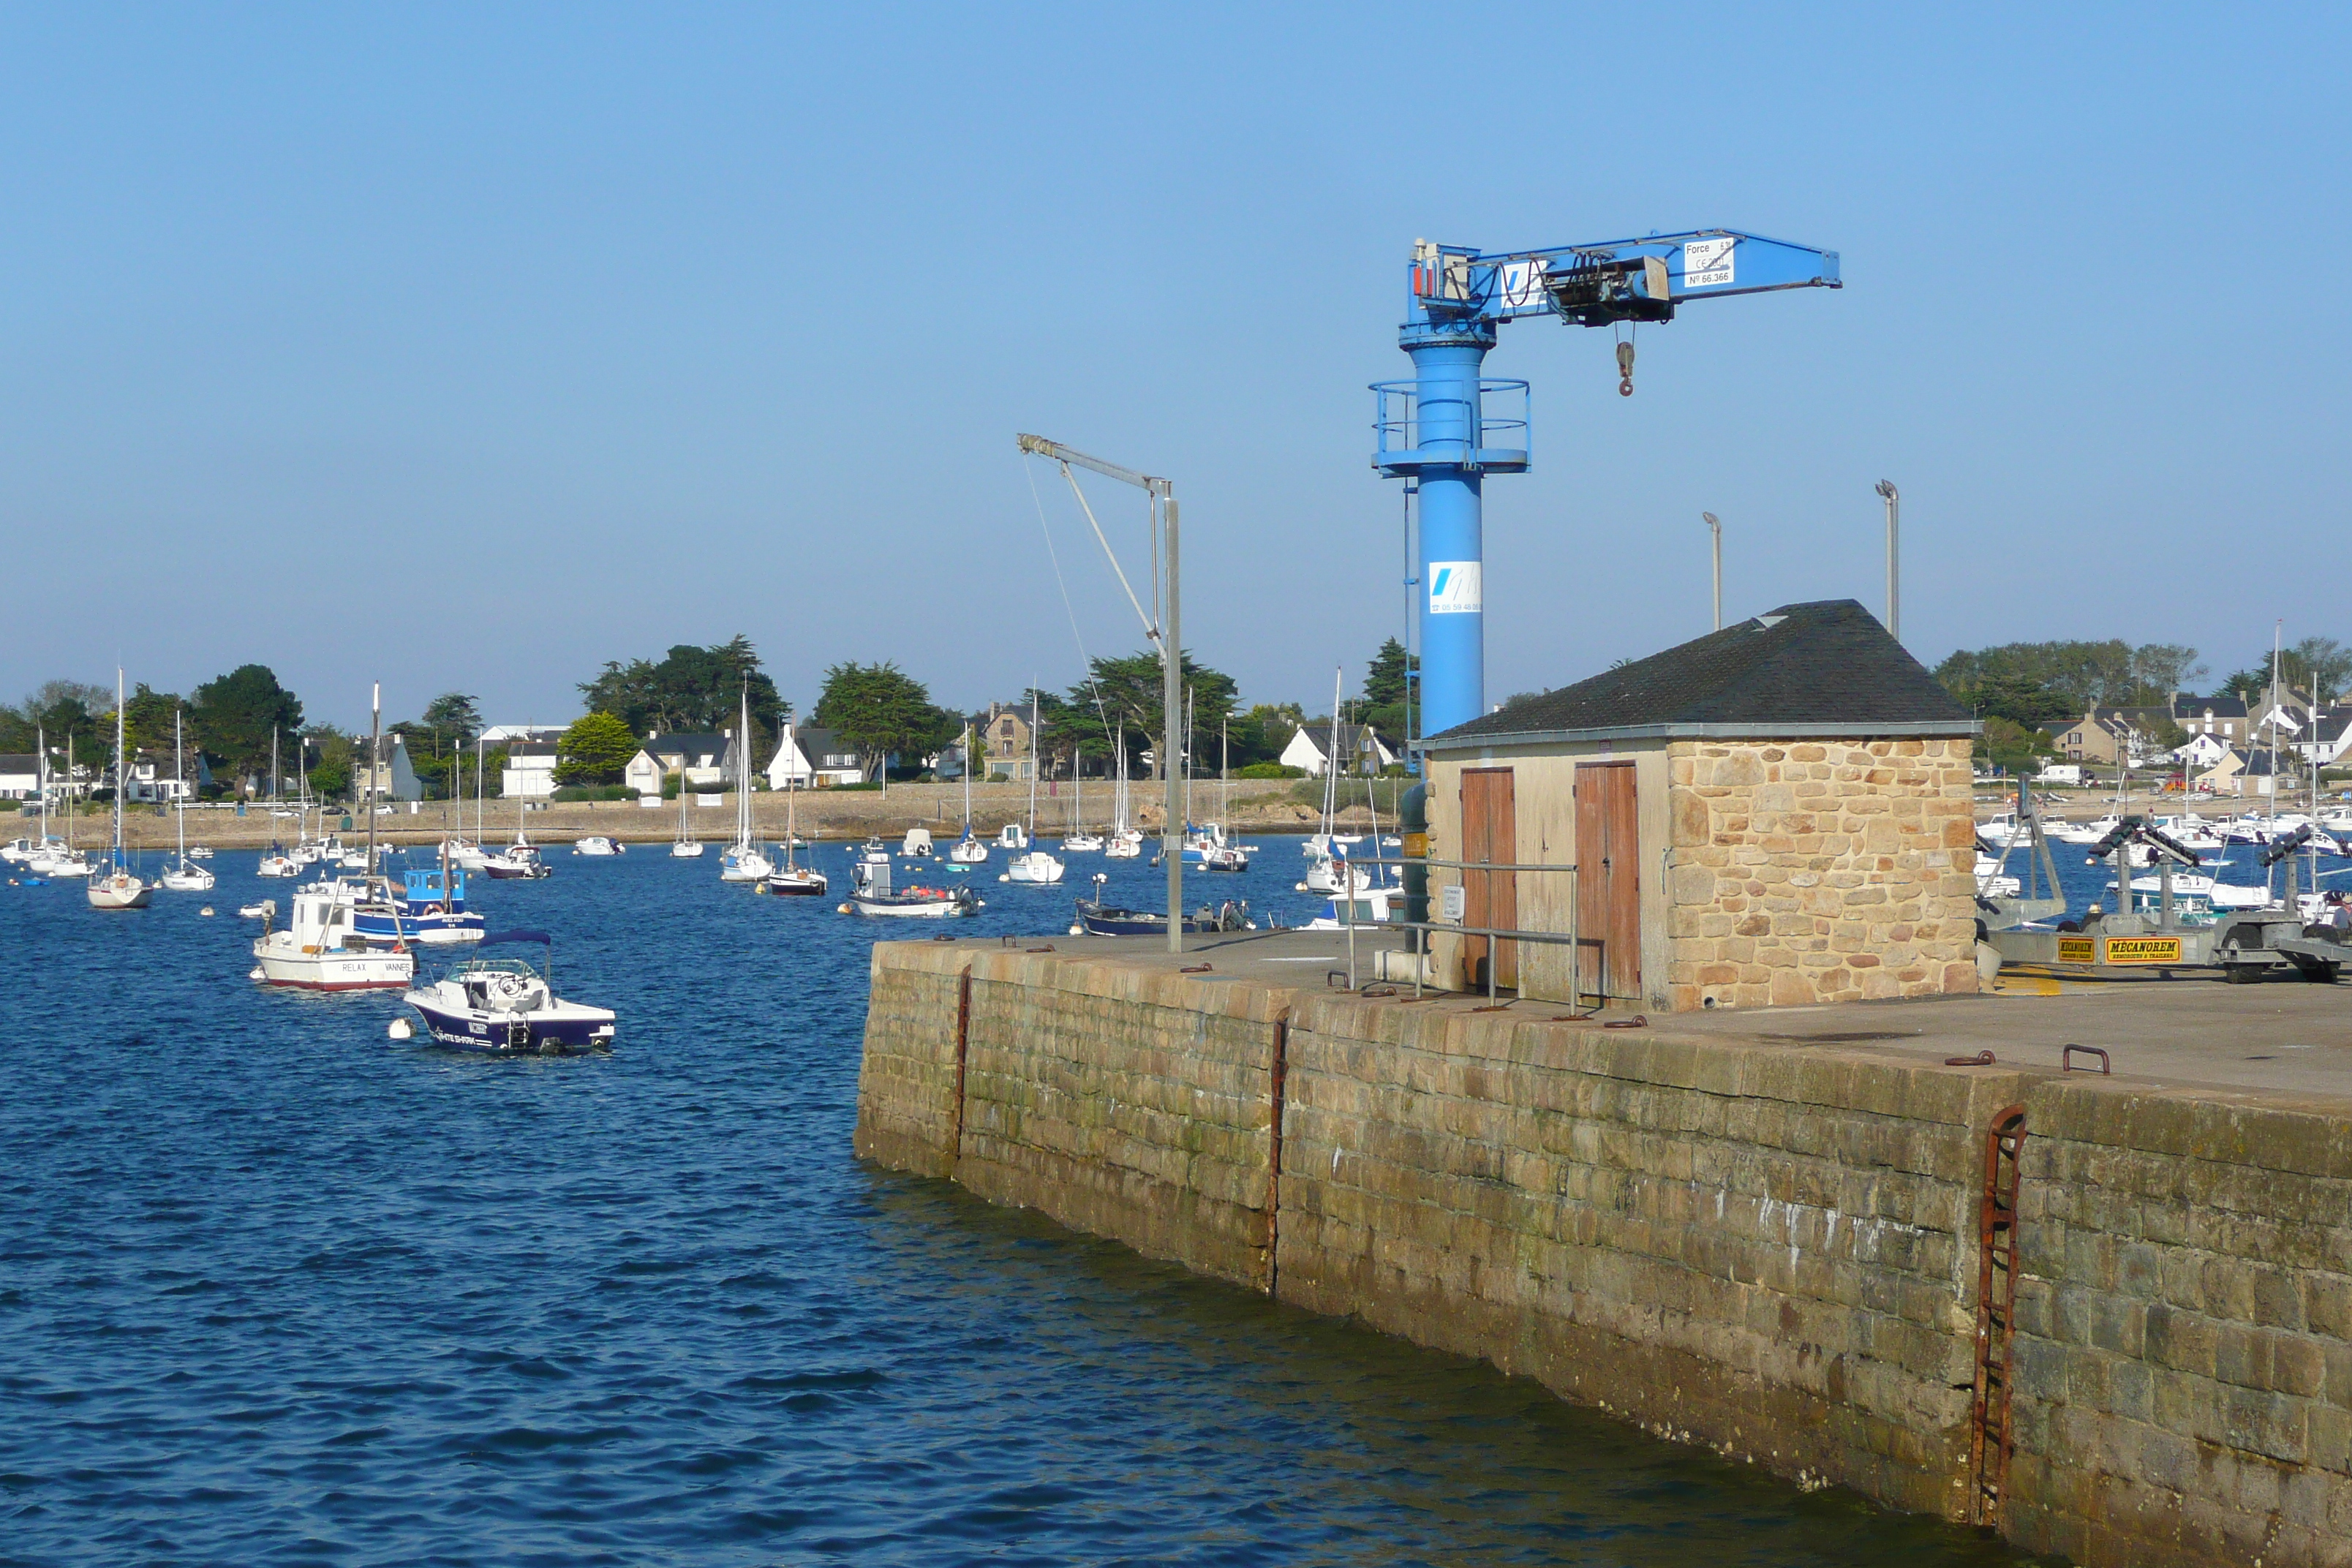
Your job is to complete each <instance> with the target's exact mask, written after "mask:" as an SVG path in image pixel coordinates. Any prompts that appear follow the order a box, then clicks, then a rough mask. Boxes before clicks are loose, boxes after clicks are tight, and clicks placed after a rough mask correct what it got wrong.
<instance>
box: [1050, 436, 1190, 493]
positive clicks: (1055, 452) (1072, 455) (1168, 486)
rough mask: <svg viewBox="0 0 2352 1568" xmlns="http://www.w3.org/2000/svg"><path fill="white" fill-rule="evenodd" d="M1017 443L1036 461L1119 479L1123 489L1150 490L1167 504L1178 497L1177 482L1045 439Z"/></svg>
mask: <svg viewBox="0 0 2352 1568" xmlns="http://www.w3.org/2000/svg"><path fill="white" fill-rule="evenodd" d="M1013 439H1014V441H1015V442H1016V443H1017V444H1018V445H1019V446H1020V447H1021V449H1022V450H1023V451H1024V452H1026V453H1028V454H1030V455H1031V456H1032V457H1037V458H1053V459H1054V461H1055V462H1057V463H1072V464H1076V466H1077V467H1079V468H1087V469H1091V470H1092V471H1093V472H1095V473H1097V474H1100V475H1102V476H1103V477H1104V478H1105V479H1117V480H1118V482H1119V483H1121V484H1123V485H1133V486H1135V487H1136V488H1137V489H1140V490H1148V491H1150V494H1151V495H1152V496H1153V498H1154V499H1157V500H1165V499H1166V498H1167V497H1169V496H1171V495H1173V494H1175V493H1176V481H1175V480H1173V479H1157V478H1154V477H1153V476H1152V475H1150V474H1139V473H1137V472H1136V471H1135V470H1134V469H1133V468H1120V467H1119V466H1118V464H1117V463H1106V462H1104V461H1103V460H1102V459H1101V458H1090V457H1088V456H1087V455H1086V454H1085V453H1084V452H1081V451H1079V450H1077V449H1076V447H1065V446H1063V445H1062V444H1061V443H1060V442H1059V441H1048V440H1046V439H1045V437H1043V436H1016V437H1013Z"/></svg>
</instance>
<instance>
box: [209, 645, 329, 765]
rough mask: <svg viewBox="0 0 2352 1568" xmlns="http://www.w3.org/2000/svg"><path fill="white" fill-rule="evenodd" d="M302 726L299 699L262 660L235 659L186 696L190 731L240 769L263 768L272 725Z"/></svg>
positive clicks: (289, 728) (281, 727)
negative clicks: (239, 662)
mask: <svg viewBox="0 0 2352 1568" xmlns="http://www.w3.org/2000/svg"><path fill="white" fill-rule="evenodd" d="M301 727H302V702H301V700H300V699H299V698H298V697H296V696H295V695H294V694H293V693H292V692H290V691H289V690H287V689H285V688H284V687H283V686H280V685H279V684H278V677H277V676H276V675H275V674H273V673H271V671H270V669H269V667H268V666H267V665H261V664H245V665H239V666H238V667H237V668H235V669H232V670H230V671H229V672H228V673H227V674H226V675H223V676H217V677H215V679H211V680H207V681H205V683H204V684H203V685H202V686H199V687H197V688H196V689H195V690H194V693H192V694H191V695H190V697H189V699H188V729H189V732H190V733H191V734H193V735H194V737H195V739H196V741H197V742H198V743H199V744H201V745H202V746H203V747H204V749H205V752H208V753H210V754H211V755H212V756H214V757H216V758H218V759H219V760H220V761H221V762H223V763H226V764H227V765H228V767H229V768H230V769H231V770H233V771H234V772H235V773H238V774H240V775H245V774H256V773H262V772H264V771H265V770H267V769H268V766H269V738H270V733H271V731H273V730H283V731H286V732H287V733H289V734H291V733H293V732H295V731H299V730H300V729H301Z"/></svg>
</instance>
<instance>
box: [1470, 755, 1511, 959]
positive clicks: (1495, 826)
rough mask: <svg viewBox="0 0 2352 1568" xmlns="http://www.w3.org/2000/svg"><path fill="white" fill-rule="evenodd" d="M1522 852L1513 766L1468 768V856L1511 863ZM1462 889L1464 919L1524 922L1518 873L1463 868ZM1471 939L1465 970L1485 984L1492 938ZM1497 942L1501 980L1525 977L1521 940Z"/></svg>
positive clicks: (1490, 923) (1500, 925)
mask: <svg viewBox="0 0 2352 1568" xmlns="http://www.w3.org/2000/svg"><path fill="white" fill-rule="evenodd" d="M1462 858H1463V859H1465V860H1489V861H1494V862H1496V863H1498V864H1503V865H1508V864H1511V863H1513V862H1515V861H1517V859H1518V858H1519V832H1518V817H1517V808H1516V806H1515V805H1514V804H1513V800H1512V795H1511V770H1510V769H1508V768H1465V769H1463V770H1462ZM1462 892H1463V900H1462V923H1463V924H1464V925H1465V926H1486V927H1489V928H1491V929H1494V930H1497V931H1508V930H1512V929H1514V928H1516V927H1517V925H1518V923H1519V883H1518V878H1517V874H1516V873H1514V872H1510V871H1466V870H1465V871H1464V872H1463V873H1462ZM1465 941H1466V942H1467V944H1468V945H1467V946H1466V947H1465V949H1464V950H1463V965H1464V970H1465V973H1466V974H1469V975H1471V976H1472V977H1473V978H1474V979H1475V982H1476V984H1479V985H1481V986H1483V985H1484V984H1486V977H1485V976H1484V975H1483V974H1480V973H1477V965H1478V962H1479V960H1481V959H1483V958H1485V957H1486V947H1487V942H1488V939H1487V938H1486V937H1483V936H1474V937H1469V938H1466V939H1465ZM1496 949H1497V951H1496V954H1495V984H1497V985H1512V986H1516V985H1517V984H1518V983H1519V944H1518V943H1517V942H1498V943H1496Z"/></svg>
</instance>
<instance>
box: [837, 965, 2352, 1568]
mask: <svg viewBox="0 0 2352 1568" xmlns="http://www.w3.org/2000/svg"><path fill="white" fill-rule="evenodd" d="M1383 940H1386V941H1390V942H1392V941H1393V940H1394V939H1393V936H1392V935H1391V936H1390V937H1388V938H1386V939H1383V938H1381V937H1376V936H1374V935H1372V934H1370V933H1360V934H1359V936H1358V943H1359V946H1358V958H1359V962H1360V966H1361V967H1360V971H1359V973H1360V974H1361V973H1363V970H1364V969H1368V968H1369V963H1367V962H1366V958H1367V955H1368V953H1369V951H1370V949H1371V947H1372V946H1373V945H1374V944H1375V943H1376V942H1381V941H1383ZM1346 954H1347V947H1346V933H1344V932H1335V931H1277V932H1255V933H1235V934H1234V935H1230V936H1213V937H1200V938H1191V939H1187V942H1186V951H1185V952H1183V953H1182V954H1181V955H1171V954H1170V953H1168V952H1166V951H1165V945H1164V939H1162V938H1073V937H1055V938H1052V939H1050V940H1045V939H1026V940H1020V941H1015V942H1010V943H1003V942H963V941H953V940H950V941H943V942H886V943H880V944H877V947H876V949H875V952H874V959H873V965H872V983H873V1000H872V1005H871V1007H870V1008H869V1011H868V1017H867V1026H866V1044H865V1051H864V1059H863V1063H862V1067H861V1072H860V1079H859V1101H858V1121H857V1129H856V1149H857V1152H859V1153H860V1154H861V1155H862V1156H864V1157H866V1158H867V1159H870V1160H874V1161H876V1162H877V1163H883V1164H887V1165H891V1166H895V1167H898V1168H900V1169H904V1170H908V1171H914V1172H919V1173H925V1174H929V1175H935V1176H945V1177H948V1178H950V1179H952V1180H955V1181H958V1182H960V1183H961V1184H964V1185H966V1186H967V1187H969V1188H970V1189H971V1191H973V1192H974V1193H976V1194H980V1195H982V1196H983V1197H986V1198H988V1199H990V1200H991V1201H993V1202H998V1203H1005V1204H1017V1205H1024V1206H1029V1207H1034V1208H1037V1209H1039V1210H1040V1211H1042V1212H1044V1213H1045V1214H1047V1215H1051V1216H1053V1217H1055V1218H1056V1219H1058V1220H1060V1221H1061V1222H1062V1223H1064V1224H1066V1225H1070V1226H1074V1227H1076V1228H1079V1229H1083V1230H1087V1231H1090V1232H1093V1233H1095V1234H1097V1235H1102V1236H1106V1237H1113V1238H1116V1239H1118V1240H1121V1241H1124V1242H1126V1243H1127V1244H1128V1245H1129V1246H1132V1247H1136V1248H1138V1249H1139V1250H1140V1251H1143V1252H1145V1253H1148V1254H1150V1255H1152V1256H1155V1257H1160V1258H1171V1259H1174V1260H1176V1261H1179V1262H1181V1263H1183V1264H1185V1265H1186V1266H1187V1267H1189V1268H1194V1269H1196V1270H1199V1271H1201V1272H1203V1273H1207V1274H1211V1275H1214V1276H1217V1277H1220V1278H1223V1279H1229V1280H1232V1281H1234V1282H1235V1283H1236V1284H1239V1285H1242V1286H1244V1287H1246V1288H1250V1289H1257V1290H1262V1291H1265V1292H1266V1293H1268V1294H1271V1295H1273V1296H1276V1297H1277V1298H1278V1299H1280V1300H1285V1301H1288V1302H1291V1303H1294V1304H1296V1305H1299V1306H1303V1307H1307V1308H1308V1309H1310V1310H1318V1311H1323V1312H1329V1313H1335V1314H1341V1315H1347V1316H1352V1317H1355V1318H1357V1319H1360V1321H1363V1322H1365V1323H1366V1324H1368V1325H1370V1326H1371V1327H1374V1328H1377V1329H1381V1330H1383V1331H1389V1332H1392V1333H1396V1334H1399V1335H1402V1336H1403V1337H1406V1338H1408V1339H1411V1340H1413V1341H1415V1342H1420V1343H1423V1344H1427V1345H1432V1346H1434V1347H1438V1348H1441V1349H1444V1350H1449V1351H1454V1352H1462V1353H1465V1354H1470V1355H1475V1356H1480V1357H1483V1358H1485V1359H1487V1360H1489V1361H1492V1362H1493V1363H1496V1365H1497V1366H1500V1367H1501V1368H1503V1369H1504V1370H1505V1371H1507V1372H1509V1373H1514V1374H1522V1375H1528V1376H1532V1377H1535V1378H1538V1379H1539V1380H1540V1381H1542V1382H1543V1383H1544V1384H1547V1385H1548V1386H1549V1387H1550V1388H1552V1389H1553V1390H1555V1391H1557V1392H1558V1393H1559V1394H1562V1395H1563V1396H1566V1397H1569V1398H1571V1399H1576V1400H1579V1401H1580V1402H1584V1403H1590V1404H1593V1405H1599V1406H1601V1407H1603V1408H1606V1409H1608V1410H1610V1411H1612V1412H1614V1413H1616V1414H1618V1415H1622V1416H1623V1417H1625V1418H1627V1419H1629V1420H1631V1421H1633V1423H1635V1424H1636V1425H1638V1426H1641V1427H1643V1429H1645V1430H1647V1431H1650V1432H1652V1433H1654V1434H1656V1435H1658V1436H1664V1437H1667V1438H1670V1439H1673V1440H1676V1441H1684V1442H1695V1443H1703V1444H1706V1446H1708V1447H1711V1448H1714V1449H1715V1450H1717V1452H1720V1453H1722V1454H1725V1455H1726V1456H1727V1457H1730V1458H1735V1459H1745V1460H1748V1461H1749V1462H1752V1463H1756V1464H1759V1465H1762V1466H1765V1467H1767V1468H1771V1469H1773V1470H1774V1471H1776V1472H1777V1473H1779V1474H1781V1475H1783V1476H1786V1477H1789V1478H1790V1479H1792V1480H1794V1481H1796V1482H1797V1483H1798V1484H1800V1485H1801V1486H1807V1487H1811V1486H1819V1485H1832V1484H1833V1485H1841V1486H1844V1487H1848V1488H1851V1489H1853V1490H1855V1491H1857V1492H1859V1493H1861V1494H1863V1495H1864V1496H1866V1497H1869V1498H1871V1499H1874V1500H1877V1501H1879V1502H1881V1503H1884V1504H1886V1505H1888V1506H1892V1507H1896V1508H1902V1509H1907V1510H1917V1511H1922V1512H1927V1513H1932V1514H1936V1515H1938V1516H1940V1517H1943V1518H1945V1519H1948V1520H1952V1521H1973V1522H1979V1523H1984V1524H1989V1525H1991V1526H1992V1527H1994V1528H1997V1529H1998V1530H1999V1531H2000V1532H2001V1533H2002V1534H2003V1535H2005V1536H2006V1537H2007V1538H2009V1539H2010V1540H2011V1541H2012V1542H2016V1543H2018V1544H2020V1545H2021V1546H2024V1547H2027V1548H2029V1549H2032V1550H2034V1551H2037V1552H2053V1553H2059V1554H2063V1555H2064V1556H2066V1557H2068V1558H2071V1559H2072V1560H2074V1562H2077V1563H2085V1564H2101V1565H2105V1564H2116V1565H2122V1564H2135V1565H2139V1564H2147V1565H2163V1568H2170V1565H2175V1564H2178V1565H2183V1568H2185V1565H2187V1564H2192V1563H2194V1564H2204V1563H2229V1564H2243V1565H2246V1568H2253V1565H2256V1564H2260V1565H2262V1568H2303V1565H2315V1564H2323V1563H2325V1564H2344V1563H2352V1096H2347V1093H2346V1092H2345V1091H2346V1088H2347V1085H2346V1083H2345V1082H2344V1079H2345V1078H2346V1077H2347V1076H2352V1027H2347V1025H2346V1023H2345V1022H2344V1020H2345V1019H2347V1018H2352V993H2344V994H2339V993H2338V991H2337V990H2336V988H2334V987H2328V986H2319V985H2309V984H2300V983H2278V984H2263V985H2253V986H2227V985H2223V984H2218V983H2212V982H2204V981H2173V982H2162V981H2155V980H2147V981H2140V980H2133V981H2117V982H2108V983H2102V984H2073V983H2065V982H2054V981H2048V980H2032V979H2026V978H2018V979H2015V980H2013V981H2006V982H2005V988H2004V989H2003V990H2001V991H1999V992H1996V993H1994V994H1984V995H1979V996H1973V997H1956V998H1948V999H1936V1000H1919V1001H1889V1002H1873V1003H1853V1004H1841V1005H1821V1006H1810V1007H1790V1008H1781V1009H1757V1010H1752V1011H1744V1012H1733V1011H1729V1010H1724V1011H1717V1012H1712V1013H1702V1014H1682V1015H1675V1016H1655V1017H1651V1018H1647V1019H1645V1020H1643V1023H1642V1024H1640V1025H1639V1026H1632V1025H1633V1015H1631V1014H1630V1013H1627V1012H1616V1011H1612V1012H1610V1013H1606V1014H1602V1015H1601V1016H1578V1015H1576V1014H1573V1013H1572V1012H1571V1011H1570V1009H1568V1008H1566V1007H1564V1006H1562V1005H1559V1004H1552V1003H1536V1002H1526V1003H1512V1002H1509V1001H1508V999H1507V997H1506V998H1505V1001H1506V1005H1502V1006H1500V1007H1498V1008H1496V1009H1494V1010H1486V999H1485V997H1483V996H1460V995H1454V996H1437V995H1432V996H1430V997H1429V998H1427V999H1425V1000H1421V1001H1413V1000H1411V999H1410V997H1411V994H1412V988H1411V986H1410V985H1409V984H1408V985H1405V986H1402V987H1399V988H1397V989H1396V991H1395V992H1391V993H1388V994H1380V993H1381V991H1382V990H1383V988H1382V987H1380V986H1368V987H1366V988H1365V989H1364V990H1360V991H1356V992H1347V991H1343V990H1340V989H1339V988H1338V985H1337V984H1336V983H1334V982H1333V981H1332V979H1331V977H1330V972H1331V971H1333V970H1338V969H1344V967H1345V964H1346V962H1347V960H1346ZM1204 964H1205V965H1206V966H1207V967H1206V968H1205V969H1203V968H1201V967H1200V966H1202V965H1204ZM1188 971H1190V972H1189V973H1188ZM1368 993H1370V994H1368ZM1610 1024H1617V1025H1624V1026H1626V1027H1618V1028H1610V1027H1607V1025H1610ZM2069 1043H2077V1044H2084V1045H2096V1046H2101V1047H2105V1049H2106V1050H2107V1051H2108V1053H2109V1055H2110V1058H2112V1061H2113V1065H2114V1068H2115V1071H2114V1073H2113V1074H2112V1075H2101V1074H2098V1073H2096V1072H2084V1071H2074V1072H2063V1073H2062V1072H2060V1071H2058V1070H2057V1067H2058V1062H2059V1057H2060V1053H2061V1052H2062V1051H2063V1047H2065V1046H2066V1045H2067V1044H2069ZM1986 1049H1990V1050H1991V1051H1992V1052H1993V1053H1994V1058H1995V1060H1994V1062H1993V1063H1992V1064H1991V1065H1989V1066H1985V1065H1967V1066H1952V1065H1948V1058H1955V1057H1958V1058H1974V1057H1975V1056H1976V1055H1977V1053H1979V1052H1980V1051H1983V1050H1986ZM2020 1114H2021V1115H2022V1123H2021V1131H2022V1133H2023V1138H2022V1142H2021V1144H2019V1145H2017V1151H2016V1158H2015V1161H2014V1163H2013V1164H2011V1165H2010V1166H2008V1167H2007V1168H2008V1169H2009V1170H2011V1172H2013V1173H2014V1176H2013V1180H2014V1185H2013V1187H2011V1188H2008V1189H2006V1190H2008V1191H2010V1192H2013V1194H2014V1206H2013V1209H2007V1210H2000V1211H1997V1212H2005V1213H2011V1214H2013V1215H2014V1225H2013V1226H2003V1227H2001V1228H2000V1230H1998V1231H1997V1232H1996V1233H1995V1234H1996V1235H1997V1236H2005V1237H2014V1244H2015V1246H2014V1252H2013V1255H2011V1257H2013V1265H2003V1266H2000V1267H1995V1266H1994V1265H1995V1263H1996V1261H1997V1259H1996V1258H1995V1257H1994V1256H1993V1254H1994V1253H1996V1252H1997V1251H1998V1249H1997V1248H1996V1249H1991V1250H1990V1251H1989V1249H1988V1247H1987V1246H1986V1244H1985V1235H1984V1231H1983V1228H1982V1224H1983V1220H1984V1216H1985V1214H1986V1208H1987V1171H1988V1163H1989V1160H1988V1153H1989V1144H1990V1142H1991V1141H1992V1138H1993V1134H1994V1131H1995V1129H1996V1128H1997V1127H1999V1126H2001V1125H2005V1124H2007V1123H2009V1122H2010V1121H2011V1120H2012V1119H2014V1118H2015V1117H2017V1116H2018V1115H2020ZM1999 1169H2000V1167H1999V1166H1996V1167H1995V1170H1996V1173H1998V1171H1999ZM1995 1187H1996V1189H1997V1190H1999V1189H2000V1183H1999V1182H1996V1183H1995ZM2003 1268H2009V1269H2010V1270H2011V1276H2010V1277H2012V1278H2013V1279H2014V1281H2015V1285H2014V1290H2015V1296H2014V1306H2013V1310H2011V1311H2010V1312H2008V1313H2006V1314H2004V1313H2002V1312H2001V1311H2000V1310H1999V1304H2000V1299H2001V1297H2002V1295H2003V1292H2002V1290H2001V1289H2000V1286H1999V1284H1998V1281H2000V1279H2002V1278H2003V1277H2004V1274H2003ZM1989 1269H1990V1275H1988V1270H1989ZM1988 1277H1990V1278H1991V1279H1994V1280H1995V1281H1996V1282H1997V1283H1996V1286H1995V1289H1994V1290H1993V1292H1992V1300H1991V1302H1990V1303H1988V1302H1987V1301H1986V1300H1982V1299H1981V1298H1982V1292H1981V1289H1980V1285H1981V1281H1982V1280H1983V1279H1986V1278H1988ZM1980 1377H1982V1378H1984V1379H1985V1385H1986V1386H1987V1387H1988V1388H1989V1389H1994V1390H1998V1389H2002V1388H2005V1389H2006V1390H2007V1391H2008V1395H2007V1405H2006V1415H2005V1418H2004V1416H2003V1415H2002V1407H2001V1402H2000V1398H1999V1397H1998V1396H1997V1394H1996V1396H1995V1397H1993V1398H1992V1399H1991V1400H1990V1404H1989V1411H1990V1415H1989V1418H1986V1419H1979V1416H1978V1415H1977V1414H1976V1407H1977V1401H1976V1399H1975V1397H1974V1395H1975V1391H1976V1389H1977V1387H1978V1385H1979V1378H1980ZM2004 1431H2005V1432H2006V1433H2007V1434H2008V1437H2009V1441H2008V1442H2007V1443H2006V1444H2004V1443H2003V1442H2002V1440H2001V1435H2002V1433H2003V1432H2004ZM1980 1434H1981V1435H1982V1436H1983V1440H1982V1441H1979V1435H1980Z"/></svg>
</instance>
